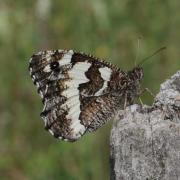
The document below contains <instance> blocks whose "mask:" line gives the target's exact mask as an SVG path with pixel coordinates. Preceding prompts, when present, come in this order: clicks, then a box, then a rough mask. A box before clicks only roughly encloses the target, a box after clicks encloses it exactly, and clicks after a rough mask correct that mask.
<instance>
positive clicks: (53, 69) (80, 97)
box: [29, 50, 123, 141]
mask: <svg viewBox="0 0 180 180" xmlns="http://www.w3.org/2000/svg"><path fill="white" fill-rule="evenodd" d="M29 71H30V75H31V77H32V80H33V82H34V84H35V85H36V86H37V88H38V93H39V94H40V96H41V98H42V101H43V104H44V108H43V111H42V113H41V117H42V119H43V120H44V123H45V128H46V129H47V130H49V132H50V133H51V134H52V135H53V136H55V137H57V138H59V139H63V140H68V141H75V140H77V139H79V138H80V137H81V136H82V135H83V134H84V133H85V132H86V131H93V130H95V129H97V128H98V127H99V126H102V125H103V124H104V123H105V122H106V121H107V120H109V119H110V118H112V115H114V112H115V109H116V108H117V107H118V104H119V103H120V101H119V100H118V101H117V98H116V97H115V96H113V93H111V92H112V89H111V88H110V87H113V84H110V83H113V82H114V81H112V80H113V78H114V77H115V75H116V74H117V73H118V76H119V74H120V73H122V74H123V72H121V71H120V70H119V69H118V68H116V67H115V66H112V65H111V64H108V63H105V62H103V61H100V60H98V59H96V58H94V57H92V56H89V55H85V54H83V53H76V52H73V51H72V50H55V51H42V52H39V53H37V54H34V55H33V56H32V57H31V59H30V65H29ZM110 85H111V86H110Z"/></svg>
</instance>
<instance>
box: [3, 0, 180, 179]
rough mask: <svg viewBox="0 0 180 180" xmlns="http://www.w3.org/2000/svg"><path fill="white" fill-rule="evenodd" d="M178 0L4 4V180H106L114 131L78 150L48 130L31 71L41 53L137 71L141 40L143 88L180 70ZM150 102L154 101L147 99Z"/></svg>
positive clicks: (8, 0) (10, 0) (89, 138)
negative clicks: (73, 54) (82, 56)
mask: <svg viewBox="0 0 180 180" xmlns="http://www.w3.org/2000/svg"><path fill="white" fill-rule="evenodd" d="M179 8H180V1H179V0H173V1H172V0H146V1H145V0H123V1H120V0H28V1H25V0H16V1H15V0H4V1H3V0H0V179H1V180H9V179H13V180H14V179H15V180H16V179H17V180H26V179H27V180H29V179H33V180H39V179H40V180H41V179H43V180H46V179H48V180H49V179H52V180H56V179H62V180H64V179H67V180H76V179H77V180H84V179H87V180H91V179H93V180H101V179H103V180H107V179H109V136H110V127H111V124H110V123H109V124H108V125H106V126H104V127H103V128H101V129H99V130H98V131H97V132H96V133H92V134H88V135H86V136H84V137H83V138H82V139H81V140H80V141H78V142H76V143H67V142H61V141H58V140H56V139H54V138H53V137H52V136H51V135H50V134H49V133H48V132H46V131H45V130H44V129H43V126H44V125H43V121H42V120H41V119H40V116H39V114H40V112H41V109H42V104H41V100H40V97H39V96H38V94H37V92H36V88H35V87H34V85H33V83H32V81H31V79H30V76H29V72H28V60H29V58H30V56H31V55H32V54H33V53H34V52H37V51H39V50H42V49H58V48H60V49H66V48H67V49H75V50H77V51H83V52H86V53H91V54H93V55H96V56H97V57H100V58H103V59H106V60H107V61H110V62H112V63H114V64H116V65H118V66H119V67H121V68H122V69H124V70H129V69H132V68H133V66H134V60H135V57H136V54H137V44H138V43H137V42H138V38H139V37H141V46H140V49H139V58H138V61H140V60H141V59H142V58H144V57H146V56H148V55H150V54H151V53H152V52H153V51H154V50H156V49H158V48H160V47H161V46H164V45H165V46H167V50H166V51H163V52H161V53H160V54H159V55H157V56H155V57H153V58H152V59H151V60H150V61H149V62H147V63H146V64H145V65H144V71H145V77H144V80H143V86H144V87H148V88H150V89H151V91H153V92H155V93H157V92H158V89H159V84H160V83H161V82H163V81H164V80H165V79H167V78H168V77H170V76H171V75H172V74H174V73H175V72H176V71H177V70H178V69H180V60H179V59H180V10H179ZM143 102H144V103H147V104H151V103H152V97H151V96H149V95H148V94H145V95H144V96H143Z"/></svg>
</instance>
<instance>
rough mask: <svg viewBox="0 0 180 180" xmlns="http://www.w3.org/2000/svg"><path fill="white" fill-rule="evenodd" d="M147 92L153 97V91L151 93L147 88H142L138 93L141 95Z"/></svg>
mask: <svg viewBox="0 0 180 180" xmlns="http://www.w3.org/2000/svg"><path fill="white" fill-rule="evenodd" d="M145 91H146V92H148V93H149V94H150V95H151V96H152V97H153V98H155V95H154V93H152V91H151V90H150V89H149V88H144V89H143V90H142V91H141V92H140V93H139V95H142V94H143V93H145Z"/></svg>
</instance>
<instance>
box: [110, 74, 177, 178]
mask: <svg viewBox="0 0 180 180" xmlns="http://www.w3.org/2000/svg"><path fill="white" fill-rule="evenodd" d="M110 151H111V154H110V164H111V179H112V180H180V71H178V72H177V73H176V74H175V75H173V76H172V77H171V78H170V79H168V80H167V81H165V82H164V83H163V84H161V87H160V92H159V93H158V94H157V95H156V97H155V99H154V103H153V105H152V106H147V105H143V106H140V105H137V104H135V105H132V106H129V107H127V108H126V109H125V110H124V111H119V112H118V114H117V116H116V117H115V121H114V123H113V127H112V130H111V137H110Z"/></svg>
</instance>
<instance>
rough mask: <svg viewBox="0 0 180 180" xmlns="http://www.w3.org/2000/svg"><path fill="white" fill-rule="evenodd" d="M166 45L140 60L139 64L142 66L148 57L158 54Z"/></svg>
mask: <svg viewBox="0 0 180 180" xmlns="http://www.w3.org/2000/svg"><path fill="white" fill-rule="evenodd" d="M165 49H166V47H165V46H164V47H161V48H159V49H158V50H157V51H155V52H154V53H152V54H151V55H150V56H148V57H146V58H144V59H143V60H141V61H140V63H139V64H138V66H142V65H143V64H144V63H145V62H146V61H147V60H148V59H150V58H152V57H153V56H155V55H156V54H158V53H160V52H161V51H163V50H165Z"/></svg>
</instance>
